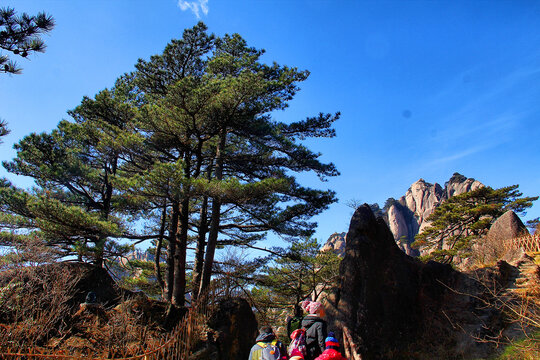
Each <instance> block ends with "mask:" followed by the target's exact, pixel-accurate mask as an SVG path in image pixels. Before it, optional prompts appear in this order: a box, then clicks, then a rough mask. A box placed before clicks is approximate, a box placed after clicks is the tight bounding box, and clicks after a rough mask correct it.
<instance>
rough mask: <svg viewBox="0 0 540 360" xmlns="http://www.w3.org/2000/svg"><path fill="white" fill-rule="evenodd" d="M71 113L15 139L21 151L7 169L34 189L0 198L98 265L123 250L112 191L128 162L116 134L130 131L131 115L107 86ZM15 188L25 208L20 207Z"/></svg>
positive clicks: (122, 231) (121, 225) (54, 241)
mask: <svg viewBox="0 0 540 360" xmlns="http://www.w3.org/2000/svg"><path fill="white" fill-rule="evenodd" d="M69 113H70V115H71V116H72V117H73V119H74V122H69V121H66V120H63V121H61V122H60V123H59V124H58V127H57V128H56V129H54V130H53V131H52V132H51V133H49V134H47V133H42V134H31V135H28V136H26V137H25V138H23V139H22V140H21V141H20V142H19V143H18V144H16V145H15V149H16V150H17V156H16V158H15V159H14V160H13V161H11V162H4V163H3V165H4V167H5V168H6V169H7V170H8V171H10V172H12V173H15V174H18V175H25V176H29V177H32V178H34V179H35V182H36V185H37V187H36V188H35V189H34V190H32V191H31V192H29V193H28V194H26V195H25V194H24V191H23V190H20V189H16V188H14V187H8V188H6V189H5V191H3V192H2V194H3V198H2V201H3V202H4V204H5V206H6V207H7V209H8V210H10V212H12V213H13V214H14V215H20V216H26V217H27V218H29V219H31V220H32V228H35V229H39V230H40V231H41V235H42V236H43V237H44V238H46V239H47V240H48V241H49V242H50V243H51V245H53V244H56V245H57V246H60V247H64V249H65V251H66V252H70V251H71V252H73V253H76V254H77V255H78V256H79V258H80V259H83V258H90V259H92V261H94V262H95V263H96V264H97V265H100V266H101V265H102V263H103V259H104V257H105V256H107V254H106V253H108V254H109V256H111V255H114V254H115V253H116V252H117V250H119V248H118V247H117V246H116V244H115V242H114V240H113V239H114V238H119V237H122V236H124V234H125V232H126V231H127V227H126V226H125V224H124V223H123V221H122V218H121V217H120V216H119V215H120V212H119V211H120V208H121V204H122V203H123V201H122V199H121V196H120V195H119V194H118V192H116V191H115V181H118V179H117V177H118V176H119V170H120V167H121V166H122V163H123V162H124V160H123V158H122V155H123V150H122V148H121V147H120V143H119V142H118V141H117V140H118V138H120V137H122V136H123V135H122V134H123V133H124V132H127V131H130V128H129V127H130V122H131V120H132V119H133V116H134V115H133V113H132V112H131V108H130V107H129V106H126V105H123V104H121V103H119V102H117V101H116V100H115V99H114V95H113V94H112V93H111V92H110V91H108V90H105V91H102V92H100V93H99V94H98V95H96V97H95V99H90V98H84V99H83V101H82V103H81V105H80V106H78V107H77V108H76V109H74V110H73V111H70V112H69ZM17 193H19V195H17V196H19V197H21V198H24V199H25V202H24V206H15V205H18V204H19V203H20V202H19V203H17V202H14V201H13V196H14V195H15V194H17ZM19 205H20V204H19Z"/></svg>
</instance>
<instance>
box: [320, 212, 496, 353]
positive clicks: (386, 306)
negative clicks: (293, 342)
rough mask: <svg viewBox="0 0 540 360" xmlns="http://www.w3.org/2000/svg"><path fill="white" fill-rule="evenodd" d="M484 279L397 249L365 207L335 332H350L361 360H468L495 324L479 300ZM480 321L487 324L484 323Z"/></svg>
mask: <svg viewBox="0 0 540 360" xmlns="http://www.w3.org/2000/svg"><path fill="white" fill-rule="evenodd" d="M480 287H481V286H479V284H478V282H477V281H476V280H473V279H471V278H470V277H468V276H466V275H464V274H462V273H460V272H458V271H455V270H453V269H452V268H451V267H450V266H449V265H443V264H439V263H436V262H428V263H422V262H420V261H419V260H417V259H415V258H412V257H410V256H408V255H406V254H405V253H403V252H402V251H400V249H399V248H398V246H397V245H396V243H395V241H394V238H393V235H392V233H391V232H390V230H389V228H388V226H387V225H386V223H385V222H384V220H383V219H382V218H379V219H376V218H375V216H374V215H373V213H372V211H371V209H370V207H369V206H368V205H367V204H364V205H363V206H361V207H359V208H358V209H357V210H356V212H355V213H354V215H353V218H352V220H351V224H350V228H349V232H348V234H347V244H346V248H345V257H344V259H343V261H342V263H341V266H340V284H339V285H338V287H337V288H336V289H335V292H334V294H333V295H332V296H330V298H329V302H328V304H327V310H328V315H329V321H330V327H331V328H332V327H333V328H334V329H344V328H347V329H348V331H349V333H350V334H351V337H352V339H351V340H352V343H353V344H354V345H355V346H356V349H357V351H358V353H359V355H361V356H362V359H363V360H371V359H424V358H430V357H431V358H447V359H452V358H469V357H474V356H479V357H481V356H483V355H485V353H486V352H487V351H488V350H489V347H490V345H485V344H477V343H476V342H475V341H474V337H475V336H477V337H483V336H485V335H486V334H485V332H486V331H489V330H486V329H489V328H490V326H491V325H492V324H493V322H494V321H498V320H497V316H498V315H497V314H496V313H494V312H492V311H491V310H488V309H485V306H482V305H483V304H482V303H481V301H479V300H478V299H477V298H476V297H475V296H472V295H478V291H479V288H480ZM479 319H481V321H480V320H479Z"/></svg>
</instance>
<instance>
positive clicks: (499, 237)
mask: <svg viewBox="0 0 540 360" xmlns="http://www.w3.org/2000/svg"><path fill="white" fill-rule="evenodd" d="M528 233H529V232H528V230H527V227H526V226H525V225H524V224H523V222H522V221H521V219H520V218H519V217H518V216H517V215H516V213H515V212H513V211H512V210H508V211H507V212H505V213H504V214H502V215H501V216H500V217H499V218H498V219H497V220H495V222H494V223H493V224H492V225H491V227H490V228H489V232H488V234H487V240H488V241H496V242H503V241H507V240H511V239H514V238H517V237H519V236H522V235H524V234H528Z"/></svg>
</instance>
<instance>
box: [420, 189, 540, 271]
mask: <svg viewBox="0 0 540 360" xmlns="http://www.w3.org/2000/svg"><path fill="white" fill-rule="evenodd" d="M518 187H519V185H511V186H507V187H503V188H500V189H493V188H491V187H489V186H484V187H481V188H479V189H477V190H473V191H470V192H466V193H463V194H460V195H457V196H453V197H451V198H449V199H448V200H446V201H444V202H443V203H442V204H441V205H440V206H439V207H437V208H436V209H435V211H434V212H433V214H432V215H431V216H429V217H428V219H427V220H428V221H429V226H428V227H426V228H425V229H424V231H422V232H421V233H420V234H418V235H416V237H415V239H416V240H415V242H414V243H413V247H415V248H419V249H422V252H423V253H425V254H426V255H425V258H426V259H433V260H437V261H440V262H443V263H451V262H452V260H453V259H454V258H455V257H456V256H460V257H464V256H467V255H468V254H469V253H470V250H471V247H472V245H473V244H474V243H475V242H477V241H479V240H480V239H481V237H482V236H483V235H485V234H486V233H487V231H488V230H489V228H490V226H491V224H492V223H493V222H494V221H495V220H496V219H497V218H498V217H499V216H501V215H502V214H504V213H505V212H506V211H507V210H513V211H515V212H516V213H523V212H524V211H525V210H526V209H527V208H529V207H531V206H532V202H533V201H535V200H537V199H538V196H535V197H523V194H522V193H521V192H520V191H519V190H518Z"/></svg>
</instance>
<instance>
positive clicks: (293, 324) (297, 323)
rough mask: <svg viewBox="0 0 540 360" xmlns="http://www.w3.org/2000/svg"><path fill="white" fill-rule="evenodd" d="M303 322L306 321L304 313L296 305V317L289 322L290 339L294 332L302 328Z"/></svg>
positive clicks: (288, 335)
mask: <svg viewBox="0 0 540 360" xmlns="http://www.w3.org/2000/svg"><path fill="white" fill-rule="evenodd" d="M302 320H304V311H303V310H302V308H301V307H300V306H299V305H298V304H297V305H294V316H293V317H291V318H289V319H288V320H287V337H288V338H290V337H291V334H292V332H293V331H294V330H296V329H300V328H301V327H302Z"/></svg>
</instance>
